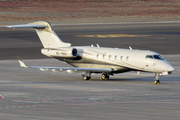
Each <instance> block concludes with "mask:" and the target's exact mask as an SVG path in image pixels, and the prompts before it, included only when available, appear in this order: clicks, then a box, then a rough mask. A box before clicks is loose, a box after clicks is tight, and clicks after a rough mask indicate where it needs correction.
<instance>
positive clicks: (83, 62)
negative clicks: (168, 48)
mask: <svg viewBox="0 0 180 120" xmlns="http://www.w3.org/2000/svg"><path fill="white" fill-rule="evenodd" d="M72 48H76V49H77V50H78V58H73V57H71V58H64V57H63V58H62V57H60V56H59V54H58V49H61V48H58V49H55V52H54V53H48V52H47V51H46V52H45V51H42V53H43V54H45V55H47V56H50V57H53V58H56V59H59V60H62V61H65V62H67V63H69V64H71V65H72V66H75V67H78V68H104V69H112V70H113V72H114V73H121V72H127V71H146V72H158V73H162V72H169V71H172V70H173V69H174V68H173V67H172V66H171V65H170V64H169V63H168V62H167V61H166V60H164V59H154V58H146V56H147V55H152V56H153V55H159V54H158V53H156V52H152V51H145V50H130V49H118V48H107V47H106V48H105V47H91V46H82V47H79V46H74V47H72ZM63 52H64V54H66V52H68V51H63ZM92 72H93V71H92Z"/></svg>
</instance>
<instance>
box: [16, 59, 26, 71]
mask: <svg viewBox="0 0 180 120" xmlns="http://www.w3.org/2000/svg"><path fill="white" fill-rule="evenodd" d="M17 58H18V61H19V64H20V66H21V67H25V68H27V66H26V65H25V64H24V63H23V61H22V60H21V58H20V57H18V56H17Z"/></svg>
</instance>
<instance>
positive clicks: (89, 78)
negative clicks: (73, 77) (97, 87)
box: [82, 72, 109, 80]
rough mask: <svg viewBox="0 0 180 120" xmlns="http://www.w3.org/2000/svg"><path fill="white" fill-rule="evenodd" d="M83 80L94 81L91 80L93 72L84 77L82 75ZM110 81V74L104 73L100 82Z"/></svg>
mask: <svg viewBox="0 0 180 120" xmlns="http://www.w3.org/2000/svg"><path fill="white" fill-rule="evenodd" d="M82 79H83V80H92V79H91V72H86V73H85V74H84V75H82ZM108 79H109V74H108V73H103V74H102V75H101V78H100V80H108Z"/></svg>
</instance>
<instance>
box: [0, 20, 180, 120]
mask: <svg viewBox="0 0 180 120" xmlns="http://www.w3.org/2000/svg"><path fill="white" fill-rule="evenodd" d="M54 30H55V32H56V33H57V34H58V35H59V36H60V38H61V39H62V40H63V41H65V42H70V43H72V44H73V45H75V46H76V45H90V44H94V45H95V44H96V43H98V44H99V45H100V46H104V47H105V46H107V47H119V48H128V47H129V46H131V47H132V48H134V49H149V50H153V51H156V52H159V53H161V54H163V57H164V58H165V59H166V60H167V61H168V62H170V63H171V64H172V65H173V66H174V68H175V71H174V72H173V74H172V75H169V76H163V77H160V80H161V84H160V85H153V84H152V83H153V81H154V74H151V73H141V74H140V75H136V74H137V73H136V72H129V73H123V74H118V75H115V76H112V77H111V79H110V80H108V81H101V80H99V77H100V74H95V75H93V76H92V79H93V80H92V81H83V80H82V79H81V74H68V73H65V72H62V73H61V72H60V73H59V72H51V71H46V72H42V71H40V70H36V69H35V70H34V69H25V68H20V67H19V63H18V62H17V60H16V56H20V57H21V58H22V59H24V60H23V61H24V62H25V63H26V64H27V65H33V66H35V65H40V66H62V67H64V66H68V65H67V64H65V63H62V62H60V61H56V60H54V59H50V58H47V57H45V56H43V55H41V54H40V49H41V47H42V45H41V43H40V41H39V39H38V37H37V35H36V33H35V32H34V30H33V29H17V30H15V31H14V30H11V29H8V28H3V27H1V28H0V41H1V44H0V50H1V52H0V56H1V58H0V59H1V60H0V76H1V77H0V98H1V99H0V119H2V120H5V119H8V120H24V119H26V120H32V119H33V120H49V119H51V120H92V119H93V120H110V119H111V120H120V119H122V120H162V119H163V120H169V119H171V120H179V118H180V81H179V79H180V63H179V60H180V55H179V51H180V48H179V42H180V41H179V38H180V34H179V33H180V25H178V24H177V23H171V24H170V23H168V24H164V23H163V24H160V23H159V24H109V25H108V24H106V25H105V24H104V25H103V24H102V25H73V26H68V25H63V26H54ZM44 58H45V59H44Z"/></svg>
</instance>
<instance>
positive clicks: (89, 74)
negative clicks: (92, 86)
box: [82, 72, 92, 80]
mask: <svg viewBox="0 0 180 120" xmlns="http://www.w3.org/2000/svg"><path fill="white" fill-rule="evenodd" d="M82 79H83V80H92V79H91V73H90V72H86V73H85V74H84V75H82Z"/></svg>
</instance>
